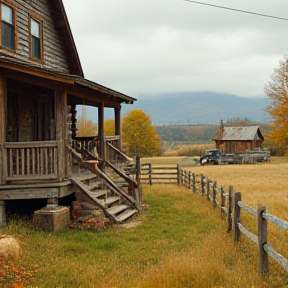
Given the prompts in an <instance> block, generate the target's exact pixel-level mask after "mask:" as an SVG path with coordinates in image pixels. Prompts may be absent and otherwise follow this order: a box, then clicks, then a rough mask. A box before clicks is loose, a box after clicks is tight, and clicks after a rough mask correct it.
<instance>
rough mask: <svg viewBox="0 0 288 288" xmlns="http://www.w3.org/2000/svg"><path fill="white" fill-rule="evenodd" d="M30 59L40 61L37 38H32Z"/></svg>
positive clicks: (38, 40)
mask: <svg viewBox="0 0 288 288" xmlns="http://www.w3.org/2000/svg"><path fill="white" fill-rule="evenodd" d="M31 53H32V55H31V56H32V57H33V58H37V59H41V57H40V56H41V55H40V54H41V53H40V39H39V38H37V37H34V36H32V51H31Z"/></svg>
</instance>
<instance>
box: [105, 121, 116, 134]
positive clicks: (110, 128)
mask: <svg viewBox="0 0 288 288" xmlns="http://www.w3.org/2000/svg"><path fill="white" fill-rule="evenodd" d="M104 134H105V135H106V136H113V135H115V120H114V119H107V120H106V121H105V122H104Z"/></svg>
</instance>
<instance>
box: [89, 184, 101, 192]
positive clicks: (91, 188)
mask: <svg viewBox="0 0 288 288" xmlns="http://www.w3.org/2000/svg"><path fill="white" fill-rule="evenodd" d="M100 185H101V183H100V182H93V183H91V184H89V185H86V187H87V189H89V190H90V191H92V190H94V189H97V188H99V186H100Z"/></svg>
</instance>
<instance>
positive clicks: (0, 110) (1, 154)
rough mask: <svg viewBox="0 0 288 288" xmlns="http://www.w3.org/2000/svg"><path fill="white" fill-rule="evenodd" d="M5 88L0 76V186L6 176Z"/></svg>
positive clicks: (2, 78) (4, 80) (4, 81)
mask: <svg viewBox="0 0 288 288" xmlns="http://www.w3.org/2000/svg"><path fill="white" fill-rule="evenodd" d="M6 108H7V86H6V79H5V78H4V77H3V76H0V184H4V180H5V176H6V174H7V170H6V169H7V162H6V161H5V160H6V159H5V158H6V157H5V149H4V142H5V138H6V118H7V116H6V111H7V109H6Z"/></svg>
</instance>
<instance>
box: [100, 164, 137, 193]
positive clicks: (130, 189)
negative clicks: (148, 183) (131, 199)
mask: <svg viewBox="0 0 288 288" xmlns="http://www.w3.org/2000/svg"><path fill="white" fill-rule="evenodd" d="M105 164H107V165H108V166H109V167H110V168H112V169H113V171H114V172H116V173H117V174H118V176H120V177H121V178H123V180H125V181H126V182H127V184H128V194H129V195H133V193H134V192H135V188H136V187H138V183H137V181H135V180H132V179H131V178H130V177H129V176H127V175H126V174H124V173H123V172H122V171H120V170H119V169H117V168H116V167H115V166H114V165H112V164H111V163H110V162H108V161H105Z"/></svg>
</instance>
